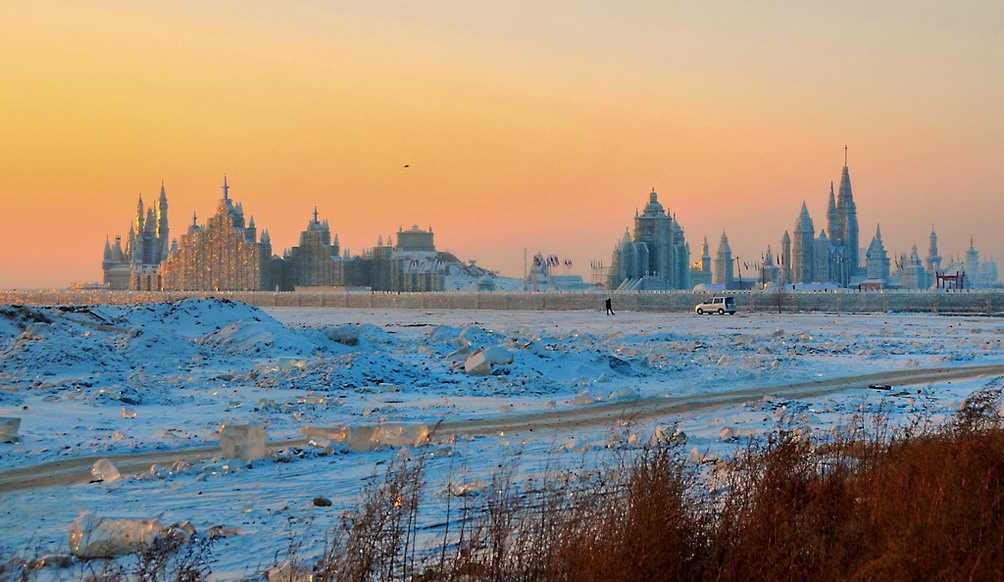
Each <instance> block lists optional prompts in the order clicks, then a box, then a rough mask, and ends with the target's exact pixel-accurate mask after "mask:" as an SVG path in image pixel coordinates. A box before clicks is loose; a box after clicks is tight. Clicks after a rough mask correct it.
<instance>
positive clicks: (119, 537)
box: [70, 512, 164, 559]
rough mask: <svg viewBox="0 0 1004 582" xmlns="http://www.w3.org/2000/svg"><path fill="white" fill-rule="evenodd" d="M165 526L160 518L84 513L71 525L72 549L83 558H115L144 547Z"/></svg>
mask: <svg viewBox="0 0 1004 582" xmlns="http://www.w3.org/2000/svg"><path fill="white" fill-rule="evenodd" d="M163 529H164V526H162V525H161V524H160V522H159V521H158V520H157V519H156V518H152V519H111V518H105V517H98V516H97V515H94V514H93V513H88V512H84V513H82V514H80V516H79V517H77V519H76V520H74V522H73V526H72V527H71V528H70V551H72V552H73V554H74V555H76V556H77V557H79V558H84V559H92V558H114V557H116V556H124V555H125V554H130V553H132V552H136V551H139V550H142V549H143V548H145V547H148V546H149V545H150V544H152V543H153V540H154V536H156V534H157V533H158V532H160V531H161V530H163Z"/></svg>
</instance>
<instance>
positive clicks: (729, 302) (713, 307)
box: [694, 297, 736, 315]
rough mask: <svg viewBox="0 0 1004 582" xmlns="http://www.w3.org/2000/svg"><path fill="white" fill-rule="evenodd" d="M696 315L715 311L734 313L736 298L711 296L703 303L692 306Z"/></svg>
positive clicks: (718, 312)
mask: <svg viewBox="0 0 1004 582" xmlns="http://www.w3.org/2000/svg"><path fill="white" fill-rule="evenodd" d="M694 311H696V312H697V315H704V314H705V313H707V314H709V315H710V314H712V313H717V314H718V315H725V314H726V313H728V314H729V315H734V314H735V312H736V300H735V298H734V297H712V298H711V299H708V300H707V301H705V302H704V303H698V304H697V305H695V306H694Z"/></svg>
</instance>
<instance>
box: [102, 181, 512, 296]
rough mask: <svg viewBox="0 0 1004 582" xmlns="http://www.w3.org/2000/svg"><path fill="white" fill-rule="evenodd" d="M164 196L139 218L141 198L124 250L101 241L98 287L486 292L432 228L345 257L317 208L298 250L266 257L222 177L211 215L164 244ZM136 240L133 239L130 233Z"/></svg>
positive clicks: (481, 272)
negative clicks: (444, 248)
mask: <svg viewBox="0 0 1004 582" xmlns="http://www.w3.org/2000/svg"><path fill="white" fill-rule="evenodd" d="M167 224H168V223H167V195H166V192H165V190H164V188H163V187H162V188H161V197H160V202H159V204H158V206H157V209H156V210H154V209H150V210H149V211H148V212H146V213H145V214H144V210H143V202H142V198H141V199H140V202H139V208H138V211H137V218H136V221H135V223H134V224H133V225H132V227H131V228H130V234H129V241H128V242H127V244H126V247H125V249H123V248H122V244H121V240H120V239H118V238H116V239H115V244H114V245H112V244H111V243H110V242H108V241H107V240H106V241H105V252H104V260H103V262H102V268H103V271H104V283H105V285H106V286H107V287H109V288H112V289H133V290H161V289H163V290H176V291H292V290H294V289H297V288H303V289H307V288H309V289H321V288H336V287H341V288H344V287H368V288H370V289H372V290H374V291H393V292H405V291H444V290H453V289H481V290H486V289H493V288H494V287H495V284H496V282H497V280H496V278H495V276H494V273H492V272H491V271H488V270H487V269H483V268H481V267H478V266H477V265H475V264H474V262H473V261H471V262H469V263H466V264H465V263H463V262H462V261H460V260H459V259H458V258H457V257H455V256H454V255H453V254H451V253H448V252H442V251H438V250H436V245H435V242H434V235H433V232H432V228H431V227H430V228H429V229H428V230H424V229H422V228H419V227H418V226H413V227H412V228H410V229H408V230H405V229H403V228H402V229H400V230H399V231H398V233H397V238H398V244H397V246H396V247H395V246H393V243H392V240H391V237H390V236H388V237H387V239H386V243H384V239H383V237H382V236H381V237H379V239H378V241H377V245H376V246H375V247H372V248H371V249H368V250H366V251H364V252H363V253H362V255H361V256H352V255H350V254H349V253H348V252H347V251H344V252H343V251H342V248H341V245H340V243H339V240H338V235H337V234H335V235H334V236H333V237H332V234H331V228H330V226H329V224H328V221H327V220H323V221H321V220H320V219H319V217H318V212H317V207H316V206H315V207H314V213H313V216H312V218H311V219H310V220H308V222H307V227H306V228H305V229H304V230H303V232H301V233H300V240H299V244H298V245H297V246H295V247H293V248H291V249H289V250H287V251H286V252H285V253H283V256H282V257H279V256H275V255H273V254H272V244H271V238H270V236H269V233H268V231H267V230H266V231H264V232H263V233H262V234H261V238H260V239H259V237H258V229H257V227H256V225H255V220H254V217H251V219H250V220H249V221H247V223H245V218H244V208H243V206H242V205H241V204H240V203H235V202H234V201H233V200H232V199H231V198H230V186H229V183H228V181H227V179H226V177H224V180H223V198H221V199H220V200H219V203H218V204H217V207H216V213H215V214H214V215H213V216H212V217H210V218H209V220H207V221H206V224H205V225H200V224H199V223H198V220H197V219H196V218H195V217H194V216H193V220H192V224H191V226H189V228H188V230H187V231H186V232H185V233H184V234H182V235H181V236H180V237H179V238H178V239H177V241H175V242H174V243H173V244H170V245H169V243H168V234H169V231H168V226H167ZM137 233H139V234H137Z"/></svg>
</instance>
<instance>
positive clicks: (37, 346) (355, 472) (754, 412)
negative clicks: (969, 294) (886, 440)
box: [0, 299, 1004, 578]
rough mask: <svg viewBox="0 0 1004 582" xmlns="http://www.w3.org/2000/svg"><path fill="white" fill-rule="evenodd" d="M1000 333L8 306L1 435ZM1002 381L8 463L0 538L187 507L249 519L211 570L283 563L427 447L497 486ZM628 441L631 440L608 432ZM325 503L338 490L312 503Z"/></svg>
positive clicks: (696, 321) (200, 517) (913, 361)
mask: <svg viewBox="0 0 1004 582" xmlns="http://www.w3.org/2000/svg"><path fill="white" fill-rule="evenodd" d="M1002 341H1004V320H1001V319H995V318H980V317H946V316H938V315H917V314H911V315H900V314H880V315H867V316H866V315H826V314H783V315H765V314H757V315H743V314H739V315H735V316H727V317H701V316H697V315H683V314H657V313H624V312H619V313H618V314H617V315H616V316H612V317H607V316H604V315H603V314H602V313H595V312H509V311H507V312H493V311H417V310H416V311H411V310H407V311H406V310H368V309H354V310H348V309H286V308H274V309H265V310H262V309H259V308H256V307H251V306H247V305H244V304H240V303H232V302H225V301H223V302H221V301H213V300H196V299H191V300H186V301H183V302H180V303H177V304H173V305H155V304H153V305H139V306H119V305H116V306H93V307H74V308H33V307H0V357H2V363H0V416H2V417H18V418H21V419H22V422H21V427H20V432H19V435H18V437H17V439H16V441H15V442H13V443H8V444H0V470H9V469H14V468H26V467H31V466H34V465H37V464H39V463H44V462H49V461H58V460H67V459H72V458H76V457H82V456H92V455H97V456H113V455H121V454H130V453H132V454H136V455H138V458H142V455H144V454H149V453H151V452H157V451H166V450H172V449H186V448H192V447H204V446H206V445H214V444H216V443H218V441H219V432H218V431H219V429H220V426H221V425H222V424H224V423H245V422H249V421H251V422H255V423H258V424H261V425H264V426H265V427H266V428H267V433H268V438H269V440H276V439H286V438H298V437H302V436H303V433H302V432H301V429H302V427H304V426H307V425H309V426H315V427H316V426H341V425H350V426H363V425H375V424H378V423H424V424H429V425H433V424H435V423H436V422H438V421H447V422H455V421H462V420H467V419H477V418H488V417H498V418H500V419H501V420H500V422H501V423H502V424H504V423H505V419H506V418H507V417H508V418H513V419H519V418H522V416H521V413H524V414H525V413H534V412H537V411H561V410H576V411H579V410H582V409H583V408H584V407H585V408H588V407H598V406H602V404H601V403H607V402H625V403H632V402H638V401H640V399H649V398H659V397H680V398H683V399H686V398H687V397H693V401H694V402H697V401H699V400H700V399H701V398H702V397H704V396H708V395H721V394H725V393H728V392H733V391H737V390H746V389H750V388H756V387H765V388H766V387H771V388H772V387H781V386H784V385H787V384H794V383H803V382H806V381H812V380H825V379H831V378H839V377H844V376H852V375H861V374H869V373H876V374H877V373H880V372H887V371H891V372H902V371H905V370H911V369H916V370H920V369H924V368H935V367H937V368H944V367H953V368H954V367H962V366H975V365H989V364H994V365H1004V350H1002ZM495 346H501V347H503V348H505V349H506V350H507V351H509V352H510V353H511V354H512V356H513V362H512V363H511V364H508V365H498V366H495V369H494V372H493V373H492V374H490V375H483V376H477V375H468V374H467V373H466V372H465V371H464V368H463V363H464V358H465V356H464V355H463V353H464V351H465V349H466V351H469V352H473V351H476V350H477V348H490V347H495ZM458 349H459V350H460V354H457V350H458ZM451 355H452V357H451ZM451 362H454V365H453V366H451ZM1000 381H1001V378H1000V377H999V376H997V375H996V374H990V375H982V376H979V375H977V376H974V377H970V378H962V379H955V380H951V381H948V380H944V381H934V382H930V381H924V382H921V383H917V384H911V385H908V386H902V385H894V386H893V389H892V390H890V391H877V390H869V389H867V387H866V386H865V385H863V384H853V385H850V386H847V387H843V388H840V389H835V390H834V391H832V392H830V393H828V394H825V395H822V396H814V397H809V398H805V399H799V400H791V399H789V398H782V397H777V396H775V397H774V398H767V399H762V398H750V401H748V402H745V403H740V404H729V405H720V406H710V405H705V406H700V407H697V408H696V409H695V410H691V411H689V412H686V413H682V412H681V413H674V414H669V415H665V416H661V417H657V418H646V419H645V420H636V421H634V422H630V423H629V424H627V425H625V424H624V421H623V419H622V422H621V423H619V424H614V425H606V424H603V423H597V422H593V423H586V424H584V425H576V426H577V428H572V427H570V426H558V425H556V428H553V429H549V430H539V429H538V430H535V431H532V432H531V431H527V430H524V431H520V430H519V429H518V424H519V423H514V425H515V426H514V427H513V428H511V429H510V430H508V431H499V433H504V434H499V433H496V434H488V435H469V436H461V437H454V436H452V435H443V436H442V437H441V438H438V439H437V438H434V441H436V440H439V441H447V440H448V441H449V442H434V443H433V444H432V445H431V446H429V447H425V448H422V449H415V450H412V451H410V452H409V451H405V452H404V453H402V452H401V451H400V450H398V449H396V448H393V447H387V448H385V449H383V450H379V451H374V452H351V451H349V450H348V448H346V447H344V446H342V445H339V444H338V443H332V444H329V445H328V447H327V448H318V447H306V448H305V449H304V450H303V451H300V452H299V453H296V452H295V451H294V452H293V453H287V454H280V455H279V456H278V457H277V458H275V457H273V458H268V459H263V460H258V461H253V462H250V463H247V462H235V461H231V460H227V459H220V458H218V457H217V458H215V459H210V458H208V457H211V456H212V454H211V453H210V454H202V453H199V452H198V451H197V450H193V451H192V452H191V454H190V455H184V456H185V457H186V458H187V461H185V462H179V463H174V462H172V463H166V464H163V465H159V466H157V467H155V468H154V469H153V470H152V471H146V472H144V473H142V474H140V475H132V476H127V477H125V478H123V479H120V480H117V481H114V482H111V483H108V482H94V483H80V484H74V485H60V486H47V487H45V486H42V487H33V488H30V489H25V490H19V491H13V492H9V491H5V490H4V489H3V476H2V475H0V532H2V535H0V540H2V542H0V551H4V552H9V551H25V550H27V549H37V550H38V551H40V552H42V553H45V552H50V551H53V552H61V551H62V552H65V551H67V549H68V547H69V540H68V536H69V530H70V525H71V523H72V522H73V520H74V519H75V518H76V517H77V515H78V513H79V512H81V511H91V512H95V513H98V514H101V515H110V516H115V517H151V516H156V517H159V518H160V520H161V521H162V522H163V523H171V522H180V521H183V520H186V519H187V520H191V521H192V522H193V523H194V525H195V526H196V527H197V528H198V529H199V530H200V531H205V530H206V529H207V528H209V527H210V526H213V525H217V524H223V525H226V526H227V527H231V528H239V530H240V533H239V534H237V535H234V536H231V537H227V538H225V539H223V540H221V541H220V542H218V543H217V544H216V546H215V548H214V557H215V560H216V562H215V564H214V572H215V574H216V575H217V576H218V577H221V578H228V577H238V576H241V575H245V574H249V573H252V572H255V571H258V570H261V569H262V568H264V567H267V566H268V565H270V564H271V563H272V561H273V560H274V559H275V556H276V555H277V553H278V555H279V560H280V561H281V559H282V553H283V552H284V551H285V548H287V547H288V545H289V541H290V540H289V532H290V531H291V530H295V531H297V532H298V534H297V535H301V536H303V537H304V539H305V540H306V541H307V544H306V546H305V549H304V553H305V554H307V555H308V556H309V555H311V554H316V553H317V552H319V551H320V549H321V542H320V541H319V540H321V539H322V538H323V536H324V534H325V533H326V532H327V531H329V530H330V529H331V528H332V527H334V526H335V525H336V524H337V521H338V518H339V516H340V514H341V513H342V511H343V510H344V509H346V508H347V507H349V506H350V505H352V504H353V502H354V501H355V500H356V499H357V498H358V496H359V494H360V491H361V490H362V488H363V487H365V486H366V484H367V483H368V482H370V480H371V479H372V478H374V475H378V474H379V472H380V471H381V470H382V468H383V466H385V465H386V463H388V462H389V461H390V460H392V459H394V458H395V457H396V456H398V455H409V454H410V455H418V454H429V455H430V457H429V460H428V481H429V483H430V487H431V489H433V490H436V489H441V488H442V487H443V486H444V484H445V483H446V482H447V481H449V480H453V481H477V480H479V479H481V480H484V479H488V478H489V475H490V474H491V472H492V471H493V470H494V469H495V468H496V467H497V465H498V463H499V462H500V459H504V458H513V457H518V458H519V459H520V463H521V464H522V465H523V466H525V467H528V468H529V469H528V470H533V467H538V466H541V465H542V464H545V463H546V464H547V465H548V466H553V465H554V464H555V463H560V462H562V459H567V460H568V462H570V463H581V462H583V459H584V458H586V459H588V458H601V457H602V456H603V454H604V451H606V450H608V449H609V448H610V447H621V448H623V447H627V448H631V447H633V446H635V445H634V444H631V443H635V442H645V441H646V440H647V437H648V435H650V434H651V433H652V431H653V430H654V428H655V427H656V426H659V425H673V424H675V425H677V426H678V428H680V429H682V430H683V431H684V432H686V434H687V435H688V442H687V445H686V447H687V449H688V450H689V449H697V451H698V452H700V453H701V454H705V453H707V454H711V455H727V454H728V453H729V452H730V451H731V450H734V449H735V447H737V446H740V444H741V442H742V439H744V438H747V435H751V434H752V435H755V434H763V433H764V432H767V431H770V430H771V429H773V428H774V427H775V426H776V423H777V420H778V418H780V417H782V416H785V415H786V416H787V417H788V418H790V419H795V420H796V421H798V422H802V423H805V424H806V425H807V426H809V427H812V429H813V430H816V431H828V430H832V429H833V428H834V427H837V426H841V425H843V424H845V423H847V422H848V421H850V419H851V418H852V417H854V415H856V414H862V413H864V414H868V413H871V412H874V411H876V410H878V409H879V407H881V408H882V410H883V411H884V412H885V413H888V414H890V415H891V417H892V418H893V420H894V421H896V420H905V419H909V418H911V417H912V416H914V415H916V414H919V413H925V412H926V413H930V414H933V415H935V416H937V415H943V414H946V413H949V412H951V411H953V410H955V409H956V408H957V407H958V403H959V401H960V400H961V399H963V398H965V397H966V396H967V395H968V394H969V393H970V392H972V391H973V390H976V389H978V388H981V387H984V386H986V385H988V384H996V383H998V382H1000ZM772 390H773V388H772ZM772 390H767V392H771V391H772ZM778 390H779V391H780V388H779V389H778ZM624 410H625V414H626V411H628V410H629V407H625V409H624ZM627 434H637V435H639V436H640V437H641V438H640V439H639V438H637V437H636V438H635V439H632V441H631V443H628V442H627V440H626V439H625V438H619V439H618V437H623V436H624V435H627ZM615 441H616V442H615ZM321 444H325V443H321ZM583 451H585V452H586V453H585V457H584V456H583ZM590 455H592V457H591V456H590ZM586 462H588V461H586ZM318 496H323V497H327V498H329V499H331V500H332V501H333V505H332V506H330V507H315V506H314V505H313V504H312V503H311V500H312V499H313V498H314V497H318ZM436 511H437V510H436V508H435V506H434V505H433V506H431V507H430V509H429V510H428V511H427V512H426V513H425V514H424V515H423V520H425V521H428V522H429V523H434V522H435V521H436V520H437V518H440V517H441V516H440V515H437V514H436Z"/></svg>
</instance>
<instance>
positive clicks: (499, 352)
mask: <svg viewBox="0 0 1004 582" xmlns="http://www.w3.org/2000/svg"><path fill="white" fill-rule="evenodd" d="M484 354H485V360H487V361H489V362H491V363H492V364H497V365H500V366H505V365H507V364H511V363H512V361H513V355H512V352H510V351H509V350H507V349H505V348H503V347H500V346H495V347H493V348H488V349H487V350H485V351H484Z"/></svg>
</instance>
